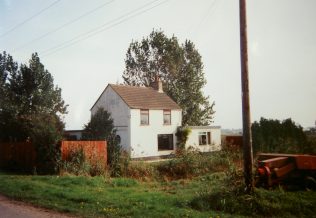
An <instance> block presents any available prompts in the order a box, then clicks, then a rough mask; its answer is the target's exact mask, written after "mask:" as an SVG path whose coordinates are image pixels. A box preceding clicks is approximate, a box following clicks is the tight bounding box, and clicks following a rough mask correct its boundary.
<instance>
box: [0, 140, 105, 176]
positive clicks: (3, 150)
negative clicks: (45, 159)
mask: <svg viewBox="0 0 316 218" xmlns="http://www.w3.org/2000/svg"><path fill="white" fill-rule="evenodd" d="M80 148H82V149H83V152H84V154H85V158H86V160H87V161H88V162H89V163H91V164H96V163H97V164H102V165H104V167H106V164H107V144H106V141H62V142H61V156H62V159H63V160H67V157H68V156H69V152H70V151H74V150H76V149H80ZM35 166H36V152H35V149H34V146H33V145H32V143H30V142H15V143H0V168H6V169H15V170H24V171H32V170H33V169H34V167H35Z"/></svg>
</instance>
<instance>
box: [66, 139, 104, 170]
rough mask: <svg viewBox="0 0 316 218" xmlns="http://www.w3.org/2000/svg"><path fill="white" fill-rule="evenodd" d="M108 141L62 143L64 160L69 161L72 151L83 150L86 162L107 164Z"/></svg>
mask: <svg viewBox="0 0 316 218" xmlns="http://www.w3.org/2000/svg"><path fill="white" fill-rule="evenodd" d="M106 146H107V144H106V141H62V143H61V154H62V159H63V160H67V159H68V158H69V154H70V152H71V151H74V150H79V149H83V152H84V154H85V158H86V160H87V161H88V162H89V163H91V164H96V163H98V164H102V165H104V166H106V163H107V147H106Z"/></svg>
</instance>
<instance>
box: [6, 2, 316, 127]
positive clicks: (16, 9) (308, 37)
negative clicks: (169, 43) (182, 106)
mask: <svg viewBox="0 0 316 218" xmlns="http://www.w3.org/2000/svg"><path fill="white" fill-rule="evenodd" d="M247 2H248V5H247V10H248V11H247V13H248V49H249V74H250V103H251V119H252V121H255V120H259V119H260V117H265V118H273V119H280V120H283V119H286V118H292V119H293V120H294V121H295V122H297V123H298V124H300V125H302V126H303V127H309V126H314V124H315V120H316V12H315V10H316V1H315V0H299V1H298V0H277V1H275V0H265V1H262V0H251V1H247ZM238 10H239V8H238V1H237V0H194V1H193V0H185V1H184V0H133V1H126V0H125V1H124V0H89V1H87V0H46V1H39V0H1V1H0V51H1V52H2V51H4V50H5V51H7V52H8V53H9V54H11V55H12V56H13V58H14V59H15V60H16V61H18V62H20V63H26V62H27V61H28V60H29V59H30V57H31V54H32V53H33V52H38V53H39V56H40V58H41V61H42V63H43V64H44V65H45V67H46V69H48V70H49V72H50V73H51V74H52V75H53V77H54V82H55V84H56V85H58V86H59V87H61V88H62V96H63V98H64V100H65V101H66V103H67V104H69V107H68V111H69V113H68V115H66V117H65V122H66V128H67V129H81V128H82V127H83V125H84V124H86V123H87V122H88V121H89V119H90V111H89V110H90V108H91V107H92V105H93V104H94V102H95V101H96V100H97V98H98V97H99V95H100V94H101V92H102V91H103V90H104V88H105V87H106V85H107V84H108V83H116V82H122V81H123V80H122V78H121V77H122V73H123V70H124V67H125V66H124V59H125V54H126V50H127V48H128V46H129V44H130V43H131V41H132V40H141V39H142V38H143V37H146V36H148V35H149V34H150V32H151V31H152V30H153V29H161V30H163V31H164V32H165V33H166V34H167V35H168V36H172V35H173V34H174V35H175V36H176V37H177V38H178V39H179V41H180V42H181V43H183V42H184V41H185V40H186V39H190V40H191V41H193V43H194V44H195V45H196V48H197V49H198V51H199V52H200V54H201V55H202V61H203V63H204V73H205V77H206V80H207V85H206V86H205V88H204V90H203V91H204V94H205V95H208V96H210V99H211V101H215V111H216V113H215V118H214V125H220V126H222V127H223V128H241V126H242V121H241V120H242V118H241V82H240V58H239V56H240V53H239V11H238Z"/></svg>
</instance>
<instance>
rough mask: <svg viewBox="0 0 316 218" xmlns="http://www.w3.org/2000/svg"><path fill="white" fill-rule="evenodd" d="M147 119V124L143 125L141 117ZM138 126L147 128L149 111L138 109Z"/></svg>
mask: <svg viewBox="0 0 316 218" xmlns="http://www.w3.org/2000/svg"><path fill="white" fill-rule="evenodd" d="M144 116H146V117H147V123H143V119H142V118H143V117H144ZM140 125H141V126H148V125H149V109H140Z"/></svg>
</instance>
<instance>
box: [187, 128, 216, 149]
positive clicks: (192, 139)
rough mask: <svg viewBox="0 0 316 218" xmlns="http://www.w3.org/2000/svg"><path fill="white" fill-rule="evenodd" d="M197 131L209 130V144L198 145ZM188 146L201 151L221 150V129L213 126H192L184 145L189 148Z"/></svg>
mask: <svg viewBox="0 0 316 218" xmlns="http://www.w3.org/2000/svg"><path fill="white" fill-rule="evenodd" d="M189 128H190V127H189ZM199 132H211V143H210V144H209V145H199ZM190 146H191V147H193V148H195V149H198V150H200V151H201V152H211V151H218V150H221V129H220V128H214V127H209V128H206V127H201V128H200V129H198V128H192V129H191V133H190V135H189V138H188V141H187V143H186V145H185V147H186V148H189V147H190Z"/></svg>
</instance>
